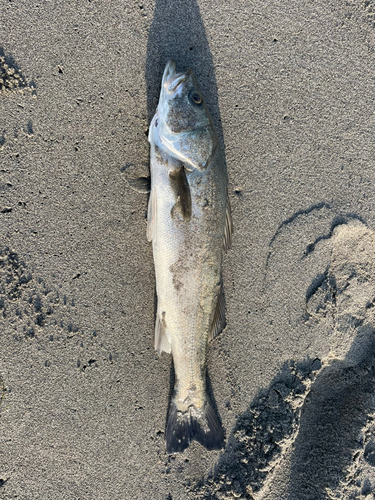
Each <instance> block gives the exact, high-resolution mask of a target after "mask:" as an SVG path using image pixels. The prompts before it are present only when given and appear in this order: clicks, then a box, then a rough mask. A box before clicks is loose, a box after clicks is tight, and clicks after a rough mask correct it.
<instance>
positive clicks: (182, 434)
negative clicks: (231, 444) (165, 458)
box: [165, 401, 224, 453]
mask: <svg viewBox="0 0 375 500" xmlns="http://www.w3.org/2000/svg"><path fill="white" fill-rule="evenodd" d="M165 439H166V442H167V452H168V453H175V452H180V451H184V450H185V449H186V448H187V447H188V446H189V444H190V443H191V441H193V440H194V439H195V440H196V441H198V443H200V444H201V445H203V446H204V447H205V448H207V449H208V450H220V449H221V448H222V447H223V446H224V431H223V427H222V425H221V423H220V420H219V417H218V416H217V414H216V412H215V410H214V409H213V407H212V405H211V403H210V402H209V401H207V402H206V404H205V405H204V407H203V408H200V409H197V408H195V407H190V408H189V410H188V411H186V412H185V413H182V412H180V411H178V410H177V407H176V404H175V403H174V401H172V403H171V408H170V411H169V417H168V423H167V429H166V434H165Z"/></svg>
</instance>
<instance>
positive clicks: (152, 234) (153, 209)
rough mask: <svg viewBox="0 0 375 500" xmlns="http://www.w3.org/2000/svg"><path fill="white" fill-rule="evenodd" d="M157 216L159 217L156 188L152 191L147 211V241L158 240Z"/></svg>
mask: <svg viewBox="0 0 375 500" xmlns="http://www.w3.org/2000/svg"><path fill="white" fill-rule="evenodd" d="M156 216H157V196H156V188H154V189H153V190H152V191H151V194H150V199H149V200H148V210H147V239H148V241H154V242H155V240H156Z"/></svg>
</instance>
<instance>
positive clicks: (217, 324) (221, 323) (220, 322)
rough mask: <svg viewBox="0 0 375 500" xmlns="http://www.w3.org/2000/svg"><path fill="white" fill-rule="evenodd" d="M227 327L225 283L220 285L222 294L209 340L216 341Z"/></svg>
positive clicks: (220, 294) (218, 299)
mask: <svg viewBox="0 0 375 500" xmlns="http://www.w3.org/2000/svg"><path fill="white" fill-rule="evenodd" d="M225 325H226V320H225V296H224V290H223V282H221V285H220V292H219V295H218V297H217V302H216V307H215V313H214V317H213V320H212V326H211V331H210V333H209V335H208V340H209V341H210V340H212V339H214V338H215V337H216V336H217V335H219V333H221V332H222V331H223V330H224V328H225Z"/></svg>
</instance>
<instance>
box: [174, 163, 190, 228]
mask: <svg viewBox="0 0 375 500" xmlns="http://www.w3.org/2000/svg"><path fill="white" fill-rule="evenodd" d="M169 180H170V183H171V187H172V189H173V192H174V194H175V197H176V203H175V205H174V207H173V208H172V217H173V216H174V215H175V213H177V214H178V215H179V216H180V217H181V218H182V220H184V221H189V220H190V218H191V194H190V186H189V183H188V180H187V177H186V172H185V167H184V166H182V167H180V168H176V169H175V170H172V171H171V172H169Z"/></svg>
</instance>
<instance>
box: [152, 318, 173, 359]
mask: <svg viewBox="0 0 375 500" xmlns="http://www.w3.org/2000/svg"><path fill="white" fill-rule="evenodd" d="M155 351H157V352H158V354H161V353H162V352H166V353H167V354H170V352H171V344H170V342H169V340H168V337H167V329H166V325H165V312H163V313H162V317H161V318H160V315H159V313H157V315H156V321H155Z"/></svg>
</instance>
